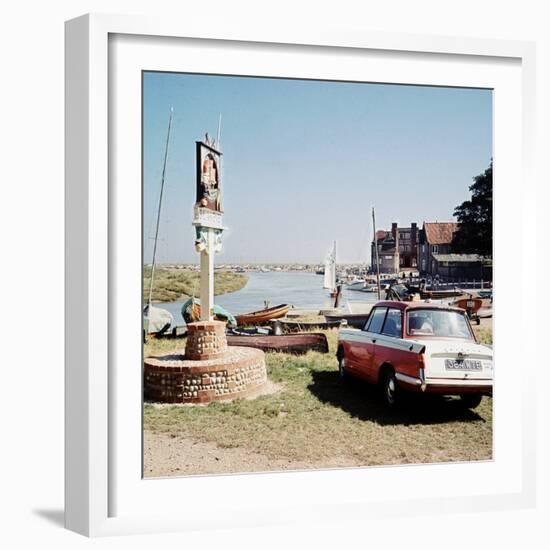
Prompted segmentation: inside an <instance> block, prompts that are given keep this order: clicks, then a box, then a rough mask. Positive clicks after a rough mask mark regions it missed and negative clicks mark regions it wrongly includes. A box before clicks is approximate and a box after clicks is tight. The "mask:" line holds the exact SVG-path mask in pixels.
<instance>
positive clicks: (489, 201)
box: [453, 160, 493, 256]
mask: <svg viewBox="0 0 550 550" xmlns="http://www.w3.org/2000/svg"><path fill="white" fill-rule="evenodd" d="M469 189H470V191H471V192H472V198H471V200H469V201H464V202H463V203H462V204H461V205H459V206H457V207H456V208H455V211H454V215H455V217H456V218H457V220H458V231H457V232H456V233H455V237H454V241H453V248H454V250H455V251H456V252H464V253H472V254H481V255H483V256H492V255H493V161H492V160H491V164H490V165H489V168H487V170H485V172H483V174H480V175H479V176H476V177H475V178H474V183H473V184H472V185H470V187H469Z"/></svg>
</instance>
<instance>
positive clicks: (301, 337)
mask: <svg viewBox="0 0 550 550" xmlns="http://www.w3.org/2000/svg"><path fill="white" fill-rule="evenodd" d="M227 344H228V345H229V346H240V347H248V348H256V349H261V350H263V351H268V352H279V353H290V354H292V355H303V354H304V353H307V352H308V351H317V352H319V353H328V341H327V337H326V336H325V335H324V334H322V333H311V334H283V335H281V336H273V335H261V334H257V335H250V336H235V335H231V334H228V335H227Z"/></svg>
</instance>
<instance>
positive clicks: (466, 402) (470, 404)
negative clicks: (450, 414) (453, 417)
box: [460, 393, 482, 409]
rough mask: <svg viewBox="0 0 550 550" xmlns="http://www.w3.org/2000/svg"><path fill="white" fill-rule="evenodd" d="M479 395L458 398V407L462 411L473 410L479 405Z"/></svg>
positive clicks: (473, 394) (466, 395)
mask: <svg viewBox="0 0 550 550" xmlns="http://www.w3.org/2000/svg"><path fill="white" fill-rule="evenodd" d="M481 397H482V396H481V395H480V394H476V393H472V394H465V395H461V396H460V406H461V407H463V408H464V409H475V408H476V407H477V406H478V405H479V404H480V403H481Z"/></svg>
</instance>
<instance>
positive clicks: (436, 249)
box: [432, 244, 439, 254]
mask: <svg viewBox="0 0 550 550" xmlns="http://www.w3.org/2000/svg"><path fill="white" fill-rule="evenodd" d="M438 251H439V247H438V246H437V245H436V244H434V245H433V246H432V253H433V254H437V253H438Z"/></svg>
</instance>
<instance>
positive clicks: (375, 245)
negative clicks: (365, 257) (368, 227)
mask: <svg viewBox="0 0 550 550" xmlns="http://www.w3.org/2000/svg"><path fill="white" fill-rule="evenodd" d="M372 233H373V237H372V240H373V242H374V252H375V257H376V289H377V291H378V299H379V300H380V261H379V259H378V239H377V238H376V218H375V215H374V206H373V207H372Z"/></svg>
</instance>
